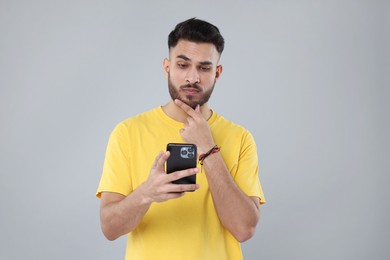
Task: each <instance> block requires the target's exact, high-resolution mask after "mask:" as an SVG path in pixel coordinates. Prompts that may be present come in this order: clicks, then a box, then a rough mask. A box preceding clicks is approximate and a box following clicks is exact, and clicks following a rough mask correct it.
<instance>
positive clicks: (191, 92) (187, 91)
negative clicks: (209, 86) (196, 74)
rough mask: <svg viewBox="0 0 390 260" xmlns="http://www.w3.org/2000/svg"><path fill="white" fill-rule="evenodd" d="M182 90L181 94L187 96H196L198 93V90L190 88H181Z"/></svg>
mask: <svg viewBox="0 0 390 260" xmlns="http://www.w3.org/2000/svg"><path fill="white" fill-rule="evenodd" d="M182 90H183V92H185V93H188V94H196V93H198V92H199V89H197V88H191V87H189V88H188V87H186V88H182Z"/></svg>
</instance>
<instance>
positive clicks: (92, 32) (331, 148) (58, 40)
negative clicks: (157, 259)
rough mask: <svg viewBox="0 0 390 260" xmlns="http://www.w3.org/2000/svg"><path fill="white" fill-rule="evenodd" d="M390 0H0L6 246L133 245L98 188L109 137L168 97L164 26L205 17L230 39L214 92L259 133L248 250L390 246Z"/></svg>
mask: <svg viewBox="0 0 390 260" xmlns="http://www.w3.org/2000/svg"><path fill="white" fill-rule="evenodd" d="M389 8H390V6H389V1H375V0H373V1H369V0H367V1H363V0H356V1H352V0H340V1H335V0H331V1H309V0H307V1H287V0H285V1H282V0H276V1H265V0H263V1H250V0H249V1H211V0H209V1H201V0H199V1H177V0H175V1H129V0H127V1H124V0H122V1H101V0H95V1H92V0H87V1H74V0H72V1H49V0H47V1H44V0H37V1H18V0H0V124H1V125H0V126H1V128H0V171H1V172H0V202H1V203H0V210H1V212H0V259H5V260H13V259H123V257H124V251H125V238H121V239H118V240H117V241H114V242H109V241H107V240H105V238H104V237H103V235H102V233H101V231H100V226H99V201H98V199H96V198H95V191H96V188H97V185H98V183H99V180H100V174H101V170H102V164H103V159H104V153H105V148H106V144H107V140H108V136H109V134H110V132H111V130H112V129H113V127H114V126H115V125H116V124H117V123H118V122H120V121H121V120H123V119H125V118H128V117H131V116H133V115H136V114H138V113H140V112H143V111H146V110H149V109H152V108H154V107H156V106H159V105H162V104H165V103H166V102H167V101H168V99H169V96H168V91H167V83H166V79H165V76H164V74H163V71H162V67H161V64H162V61H163V59H164V58H165V57H166V56H167V53H168V50H167V35H168V33H169V32H170V31H171V30H172V29H173V27H174V26H175V25H176V24H177V23H178V22H180V21H182V20H184V19H187V18H190V17H194V16H196V17H198V18H201V19H205V20H208V21H210V22H212V23H215V24H216V25H217V26H218V27H219V28H220V30H221V32H222V34H223V35H224V37H225V40H226V49H225V51H224V53H223V57H222V60H221V64H222V65H223V66H224V71H223V74H222V77H221V79H220V81H219V82H218V83H217V85H216V89H215V91H214V94H213V96H212V98H211V100H210V106H211V107H212V108H213V109H214V110H215V111H217V112H218V113H220V114H222V115H224V116H225V117H226V118H229V119H231V120H233V121H234V122H236V123H238V124H241V125H243V126H245V127H246V128H247V129H249V130H250V131H251V132H252V134H253V135H254V137H255V140H256V142H257V144H258V152H259V164H260V179H261V182H262V185H263V189H264V192H265V194H266V197H267V200H268V204H266V205H264V206H262V219H261V222H260V224H259V226H258V228H257V232H256V235H255V236H254V237H253V238H252V239H251V240H249V241H247V242H245V243H244V244H243V245H242V246H243V252H244V256H245V259H269V260H273V259H354V260H358V259H359V260H360V259H361V260H363V259H388V258H389V256H390V249H389V246H388V244H389V240H388V236H389V224H388V221H389V212H390V211H389V202H388V196H389V191H388V190H389V188H388V183H389V173H390V171H389V168H390V167H389V166H390V165H389V144H390V143H389V130H390V129H389V111H390V108H389V86H390V82H389V75H390V68H389V58H390V56H389V44H390V41H389V36H390V31H389V28H390V27H389V23H390V18H389V15H390V11H389ZM151 250H152V249H151Z"/></svg>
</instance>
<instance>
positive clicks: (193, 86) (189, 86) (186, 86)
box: [180, 83, 202, 91]
mask: <svg viewBox="0 0 390 260" xmlns="http://www.w3.org/2000/svg"><path fill="white" fill-rule="evenodd" d="M180 88H181V89H186V88H194V89H196V90H198V91H201V90H202V88H201V87H200V86H199V85H198V84H196V83H193V84H191V83H188V84H186V85H183V86H181V87H180Z"/></svg>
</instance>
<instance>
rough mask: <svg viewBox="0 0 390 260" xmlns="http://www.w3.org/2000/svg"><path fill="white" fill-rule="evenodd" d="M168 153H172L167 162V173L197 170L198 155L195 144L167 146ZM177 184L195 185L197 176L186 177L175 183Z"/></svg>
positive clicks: (171, 144)
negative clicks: (190, 169)
mask: <svg viewBox="0 0 390 260" xmlns="http://www.w3.org/2000/svg"><path fill="white" fill-rule="evenodd" d="M167 151H169V152H170V156H169V158H168V160H167V165H166V166H167V168H166V170H167V173H172V172H175V171H180V170H185V169H189V168H196V164H197V163H196V162H197V154H196V151H197V149H196V145H194V144H182V143H169V144H167ZM173 183H175V184H195V183H196V174H194V175H191V176H188V177H184V178H181V179H178V180H176V181H174V182H173Z"/></svg>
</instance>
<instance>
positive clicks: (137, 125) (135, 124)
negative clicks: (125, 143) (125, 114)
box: [112, 107, 159, 135]
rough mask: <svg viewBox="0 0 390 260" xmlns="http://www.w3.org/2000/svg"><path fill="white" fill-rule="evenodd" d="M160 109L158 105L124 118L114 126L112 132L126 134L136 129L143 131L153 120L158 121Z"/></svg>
mask: <svg viewBox="0 0 390 260" xmlns="http://www.w3.org/2000/svg"><path fill="white" fill-rule="evenodd" d="M158 109H159V108H158V107H157V108H154V109H151V110H149V111H146V112H142V113H140V114H137V115H135V116H132V117H129V118H127V119H124V120H122V121H121V122H119V123H118V124H117V125H116V126H115V127H114V129H113V131H112V134H113V135H126V134H128V133H129V132H132V131H134V130H137V131H142V129H143V128H146V127H147V126H148V125H149V124H150V123H151V122H155V121H156V118H157V117H158Z"/></svg>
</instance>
